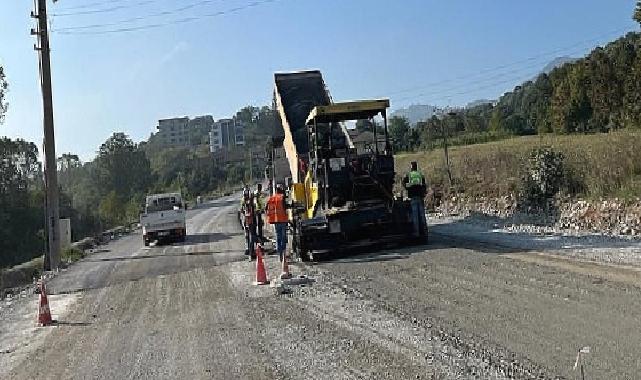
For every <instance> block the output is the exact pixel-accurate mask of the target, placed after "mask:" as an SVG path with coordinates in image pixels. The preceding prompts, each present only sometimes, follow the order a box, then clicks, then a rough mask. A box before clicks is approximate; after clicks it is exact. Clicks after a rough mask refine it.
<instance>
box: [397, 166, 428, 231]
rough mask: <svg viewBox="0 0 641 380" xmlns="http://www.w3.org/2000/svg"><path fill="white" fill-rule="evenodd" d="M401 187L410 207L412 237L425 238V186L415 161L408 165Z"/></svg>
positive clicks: (423, 178)
mask: <svg viewBox="0 0 641 380" xmlns="http://www.w3.org/2000/svg"><path fill="white" fill-rule="evenodd" d="M403 187H405V190H407V196H408V197H409V198H410V202H411V205H412V224H413V225H414V236H416V237H417V238H418V237H421V236H425V234H426V231H427V221H426V220H425V203H424V199H425V195H426V193H427V184H426V183H425V176H423V173H421V172H420V171H419V170H418V164H417V163H416V161H412V163H411V164H410V171H409V173H407V175H406V176H405V177H404V178H403Z"/></svg>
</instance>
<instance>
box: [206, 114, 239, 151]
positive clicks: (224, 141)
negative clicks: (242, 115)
mask: <svg viewBox="0 0 641 380" xmlns="http://www.w3.org/2000/svg"><path fill="white" fill-rule="evenodd" d="M244 129H245V126H244V124H243V123H242V122H240V121H239V120H237V119H236V118H232V119H220V120H218V121H216V122H215V123H213V125H212V127H211V131H210V132H209V151H210V152H212V153H214V152H217V151H219V150H222V149H226V150H232V149H233V148H234V147H236V146H242V145H245V131H244Z"/></svg>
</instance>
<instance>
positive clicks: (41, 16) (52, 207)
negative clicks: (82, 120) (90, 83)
mask: <svg viewBox="0 0 641 380" xmlns="http://www.w3.org/2000/svg"><path fill="white" fill-rule="evenodd" d="M35 1H36V3H37V4H36V10H35V11H33V12H31V17H32V18H34V19H37V21H38V24H37V27H36V29H35V30H34V29H31V34H32V35H35V36H36V37H37V39H38V44H36V45H35V46H34V49H35V50H36V51H38V52H39V54H38V55H39V60H40V86H41V87H42V110H43V112H42V114H43V127H44V154H45V190H46V207H45V208H46V211H45V212H46V215H47V225H46V230H47V242H48V252H47V253H48V259H49V260H48V264H49V265H48V267H47V266H45V270H57V269H58V265H59V264H60V227H59V226H60V209H59V199H58V172H57V167H56V142H55V137H54V128H53V95H52V91H51V61H50V50H49V31H48V26H47V0H35ZM54 1H55V0H54ZM45 261H47V260H45Z"/></svg>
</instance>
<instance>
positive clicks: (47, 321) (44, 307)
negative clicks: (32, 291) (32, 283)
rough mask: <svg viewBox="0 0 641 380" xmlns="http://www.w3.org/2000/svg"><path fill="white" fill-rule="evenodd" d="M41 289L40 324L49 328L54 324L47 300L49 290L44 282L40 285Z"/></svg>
mask: <svg viewBox="0 0 641 380" xmlns="http://www.w3.org/2000/svg"><path fill="white" fill-rule="evenodd" d="M38 287H39V288H40V297H39V300H38V323H39V324H40V326H49V325H51V324H52V323H53V320H52V319H51V310H49V301H48V300H47V288H46V287H45V284H44V282H43V281H42V280H40V282H39V283H38Z"/></svg>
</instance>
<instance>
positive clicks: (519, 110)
mask: <svg viewBox="0 0 641 380" xmlns="http://www.w3.org/2000/svg"><path fill="white" fill-rule="evenodd" d="M559 65H560V66H559ZM552 67H556V68H553V69H552V70H551V71H550V72H549V74H548V73H545V72H543V73H542V74H540V75H539V76H538V77H537V78H536V79H535V80H532V81H527V82H525V83H522V84H521V85H519V86H516V87H515V88H514V90H513V91H509V92H506V93H505V94H503V95H502V96H501V97H500V98H499V99H498V101H497V102H496V104H495V105H492V104H487V103H485V104H479V105H477V106H474V107H466V108H465V109H463V110H460V111H457V112H455V113H453V114H450V115H446V116H445V117H443V118H434V117H433V118H431V119H430V120H428V121H427V122H423V123H419V125H418V126H417V133H415V136H416V138H415V140H413V141H410V144H409V145H410V150H412V149H414V150H417V149H431V148H434V147H435V146H438V145H439V144H440V143H439V141H440V140H441V139H442V137H443V136H442V133H443V132H442V131H444V130H445V131H447V133H448V135H449V137H450V138H451V139H455V140H459V141H467V142H485V141H489V140H493V139H501V138H504V137H505V136H524V135H535V134H547V133H555V134H572V133H594V132H608V131H614V130H619V129H622V128H639V127H641V35H640V34H639V33H628V34H627V35H625V36H623V37H621V38H619V39H617V40H615V41H613V42H611V43H609V44H607V45H605V46H603V47H597V48H596V49H594V50H593V51H592V52H591V53H590V54H589V55H587V56H586V57H585V58H581V59H578V60H574V61H573V60H572V59H571V58H567V57H562V58H559V59H556V60H555V61H553V62H552V63H551V64H550V65H549V67H547V69H550V68H552Z"/></svg>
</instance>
